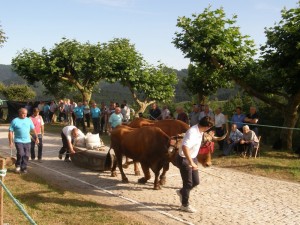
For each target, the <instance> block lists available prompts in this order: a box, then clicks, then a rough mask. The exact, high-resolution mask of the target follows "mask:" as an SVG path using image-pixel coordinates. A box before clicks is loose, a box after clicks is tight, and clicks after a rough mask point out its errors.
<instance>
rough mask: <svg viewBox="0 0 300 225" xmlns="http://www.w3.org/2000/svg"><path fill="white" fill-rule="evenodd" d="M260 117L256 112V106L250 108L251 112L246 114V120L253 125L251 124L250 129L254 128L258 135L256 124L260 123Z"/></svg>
mask: <svg viewBox="0 0 300 225" xmlns="http://www.w3.org/2000/svg"><path fill="white" fill-rule="evenodd" d="M258 119H259V117H258V114H257V112H256V107H254V106H251V107H250V110H249V114H247V115H246V118H245V119H244V122H245V123H250V124H251V125H249V128H250V130H253V131H254V132H255V134H256V136H258V127H257V126H256V124H257V123H258ZM252 124H253V125H252Z"/></svg>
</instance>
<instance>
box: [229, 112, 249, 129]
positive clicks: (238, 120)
mask: <svg viewBox="0 0 300 225" xmlns="http://www.w3.org/2000/svg"><path fill="white" fill-rule="evenodd" d="M235 112H236V113H235V114H233V116H232V118H231V123H235V124H236V126H237V129H239V130H240V131H241V132H243V125H244V124H243V122H244V120H245V117H246V116H245V114H243V113H242V108H241V107H239V106H238V107H236V109H235Z"/></svg>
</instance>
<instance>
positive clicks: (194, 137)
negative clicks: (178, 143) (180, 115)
mask: <svg viewBox="0 0 300 225" xmlns="http://www.w3.org/2000/svg"><path fill="white" fill-rule="evenodd" d="M202 136H203V132H200V131H199V127H198V124H196V125H194V126H192V127H191V128H190V129H188V131H187V132H186V133H185V136H184V138H183V141H182V146H186V147H187V148H189V150H190V155H191V158H196V157H197V155H198V152H199V149H200V146H201V142H202ZM179 155H180V156H181V157H185V155H184V153H183V150H182V148H181V149H180V150H179Z"/></svg>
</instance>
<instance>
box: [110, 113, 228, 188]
mask: <svg viewBox="0 0 300 225" xmlns="http://www.w3.org/2000/svg"><path fill="white" fill-rule="evenodd" d="M188 129H189V125H187V124H186V123H184V122H182V121H180V120H158V121H152V120H148V119H144V118H136V119H134V120H133V121H132V122H131V123H130V124H127V125H121V126H118V127H117V128H116V129H114V130H113V131H112V132H111V149H113V150H114V152H115V156H116V159H117V160H116V161H117V163H115V164H114V165H113V168H112V170H111V172H112V173H111V175H112V176H116V167H117V166H118V168H119V170H120V172H121V176H122V181H123V182H128V178H127V177H126V175H125V173H124V171H123V166H122V159H123V156H126V157H128V158H131V159H132V160H133V162H134V171H135V175H140V171H139V167H138V164H137V162H139V163H140V164H141V167H142V170H143V173H144V177H142V178H140V179H139V180H138V182H139V183H146V182H147V181H148V180H149V179H150V178H151V175H150V169H151V170H152V171H153V172H154V174H155V179H154V189H155V190H159V189H160V188H161V187H160V185H164V184H165V183H166V173H167V171H168V170H169V163H170V162H171V163H173V164H174V165H176V157H177V155H178V150H179V148H180V146H181V144H182V139H183V135H184V133H185V132H186V131H187V130H188ZM225 136H226V135H224V136H223V137H214V135H213V133H212V132H209V133H205V135H204V138H203V144H202V146H205V145H207V143H212V142H213V141H220V140H223V139H224V138H225ZM199 152H200V151H199ZM211 153H212V152H211V151H206V152H205V153H203V154H198V157H197V158H198V161H199V163H201V164H202V165H203V166H204V167H206V166H210V165H211ZM126 165H127V166H128V162H127V164H126ZM161 169H163V172H162V174H161V175H160V176H159V174H160V171H161Z"/></svg>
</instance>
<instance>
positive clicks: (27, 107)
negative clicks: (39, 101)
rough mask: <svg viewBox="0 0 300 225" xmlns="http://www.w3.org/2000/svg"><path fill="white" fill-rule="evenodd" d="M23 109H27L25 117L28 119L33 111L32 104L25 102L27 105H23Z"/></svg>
mask: <svg viewBox="0 0 300 225" xmlns="http://www.w3.org/2000/svg"><path fill="white" fill-rule="evenodd" d="M25 109H27V116H28V117H30V116H31V115H32V110H33V105H32V102H27V104H26V105H25Z"/></svg>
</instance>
